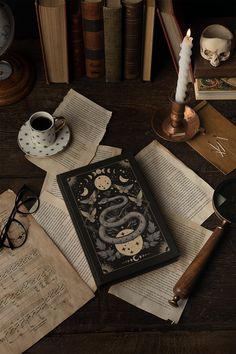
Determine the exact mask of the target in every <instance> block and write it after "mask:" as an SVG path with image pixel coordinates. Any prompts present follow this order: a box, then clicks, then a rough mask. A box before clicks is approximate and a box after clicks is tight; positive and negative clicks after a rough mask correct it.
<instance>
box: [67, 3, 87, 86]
mask: <svg viewBox="0 0 236 354" xmlns="http://www.w3.org/2000/svg"><path fill="white" fill-rule="evenodd" d="M69 16H70V21H69V22H70V23H69V26H70V27H69V36H68V37H69V44H70V49H71V50H70V52H71V73H72V78H73V79H75V80H78V79H80V78H81V77H82V76H84V75H85V57H84V40H83V30H82V12H81V1H80V0H71V1H70V3H69Z"/></svg>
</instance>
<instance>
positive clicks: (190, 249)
mask: <svg viewBox="0 0 236 354" xmlns="http://www.w3.org/2000/svg"><path fill="white" fill-rule="evenodd" d="M168 226H169V228H170V230H171V231H172V233H173V235H174V237H175V241H176V245H177V247H178V250H179V251H180V257H179V259H178V261H176V262H174V263H172V264H169V265H166V266H164V267H162V268H159V269H157V270H154V271H151V272H149V273H146V274H143V275H140V276H138V277H135V278H132V279H130V280H127V281H124V282H122V283H119V284H116V285H113V286H112V287H111V288H110V290H109V293H110V294H113V295H116V296H118V297H120V298H121V299H123V300H126V301H128V302H129V303H131V304H132V305H135V306H137V307H139V308H141V309H142V310H145V311H147V312H150V313H152V314H154V315H156V316H158V317H160V318H162V319H164V320H171V321H172V322H175V323H178V321H179V319H180V316H181V314H182V312H183V310H184V307H185V305H186V303H187V300H181V301H179V303H178V304H179V307H178V308H175V307H172V306H171V305H170V304H169V303H168V300H171V299H172V298H173V287H174V285H175V283H176V282H177V281H178V280H179V278H180V276H181V275H182V274H183V272H184V271H185V269H186V268H187V267H188V265H189V264H190V263H191V261H192V260H193V258H194V257H195V255H196V254H197V253H198V251H199V249H200V248H201V245H202V244H203V242H205V241H206V240H207V238H208V237H209V236H210V235H211V231H209V230H206V229H204V228H203V227H201V226H199V225H197V224H195V223H192V222H191V221H186V220H184V219H182V218H173V219H171V218H169V219H168Z"/></svg>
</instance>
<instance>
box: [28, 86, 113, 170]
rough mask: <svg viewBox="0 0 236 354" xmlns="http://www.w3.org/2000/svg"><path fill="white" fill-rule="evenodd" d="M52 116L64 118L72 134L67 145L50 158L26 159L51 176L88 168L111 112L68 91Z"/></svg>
mask: <svg viewBox="0 0 236 354" xmlns="http://www.w3.org/2000/svg"><path fill="white" fill-rule="evenodd" d="M53 115H54V116H55V117H60V116H62V117H65V118H66V121H67V123H68V126H69V127H70V129H71V133H72V139H71V142H70V145H69V146H68V147H67V148H66V150H65V151H63V152H61V153H59V154H56V155H53V156H51V157H46V158H36V157H31V156H26V158H27V159H28V160H29V161H31V162H32V163H34V164H35V165H37V166H38V167H40V168H42V169H43V170H45V171H47V172H49V173H50V174H52V175H56V174H58V173H63V172H65V171H68V170H72V169H74V168H76V167H81V166H84V165H87V164H88V163H89V162H90V161H91V160H92V158H93V157H94V155H95V153H96V150H97V147H98V145H99V143H100V141H101V140H102V138H103V136H104V134H105V132H106V127H107V124H108V123H109V120H110V118H111V115H112V112H110V111H108V110H106V109H104V108H103V107H101V106H99V105H98V104H96V103H94V102H93V101H91V100H89V99H88V98H86V97H84V96H82V95H80V94H79V93H78V92H76V91H74V90H73V89H70V90H69V92H68V93H67V95H66V96H65V97H64V99H63V101H62V102H61V103H60V105H59V106H58V107H57V109H56V110H55V112H54V114H53Z"/></svg>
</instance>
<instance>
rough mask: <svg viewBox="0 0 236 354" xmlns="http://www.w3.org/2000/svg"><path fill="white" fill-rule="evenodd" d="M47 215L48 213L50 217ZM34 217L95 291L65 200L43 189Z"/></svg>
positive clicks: (93, 281) (95, 287)
mask: <svg viewBox="0 0 236 354" xmlns="http://www.w3.org/2000/svg"><path fill="white" fill-rule="evenodd" d="M48 215H50V218H49V217H48ZM34 217H35V219H36V220H37V221H38V223H39V224H40V225H41V226H42V227H43V228H44V230H45V231H46V232H47V234H48V235H49V237H50V238H51V239H52V240H53V242H54V243H55V244H56V245H57V247H58V248H59V250H60V251H61V252H62V253H63V254H64V256H65V257H66V259H67V260H68V261H69V262H70V264H71V265H72V266H73V267H74V269H75V270H76V271H77V272H78V274H79V275H80V277H81V278H82V279H83V281H84V282H85V283H86V284H87V285H88V286H89V287H90V288H91V289H92V290H93V291H96V289H97V286H96V284H95V280H94V278H93V275H92V273H91V270H90V267H89V265H88V262H87V259H86V257H85V255H84V251H83V248H82V246H81V243H80V240H79V237H78V235H77V233H76V231H75V228H74V225H73V223H72V221H71V217H70V215H69V213H68V211H67V207H66V205H65V202H64V201H63V200H61V199H59V198H56V197H54V196H53V195H52V194H51V193H48V192H46V191H44V192H42V193H41V194H40V208H39V210H38V211H37V212H36V213H35V214H34Z"/></svg>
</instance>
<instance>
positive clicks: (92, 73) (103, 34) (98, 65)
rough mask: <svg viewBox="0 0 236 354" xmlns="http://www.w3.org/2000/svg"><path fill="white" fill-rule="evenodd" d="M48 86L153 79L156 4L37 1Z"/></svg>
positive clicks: (147, 1)
mask: <svg viewBox="0 0 236 354" xmlns="http://www.w3.org/2000/svg"><path fill="white" fill-rule="evenodd" d="M36 13H37V20H38V28H39V34H40V40H41V47H42V53H43V59H44V68H45V74H46V80H47V82H48V83H58V82H61V83H63V82H66V83H67V82H69V81H70V79H71V78H72V79H78V78H80V77H81V76H83V75H86V76H87V77H89V78H91V79H96V78H100V77H105V80H106V81H107V82H117V81H120V80H121V79H126V80H130V79H138V78H141V79H142V80H144V81H150V80H151V79H152V57H153V43H154V26H155V19H156V4H155V0H106V1H105V2H104V1H103V0H68V1H66V0H36Z"/></svg>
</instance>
